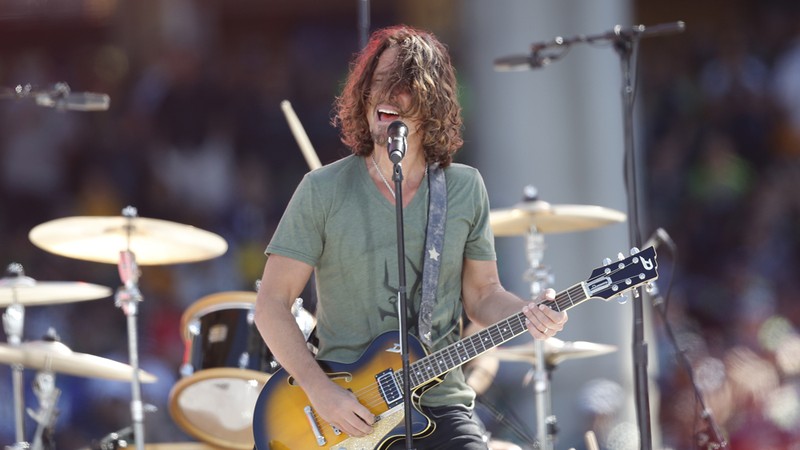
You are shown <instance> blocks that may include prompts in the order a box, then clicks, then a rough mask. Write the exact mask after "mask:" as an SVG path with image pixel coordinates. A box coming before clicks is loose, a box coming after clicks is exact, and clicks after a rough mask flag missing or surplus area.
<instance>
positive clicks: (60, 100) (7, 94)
mask: <svg viewBox="0 0 800 450" xmlns="http://www.w3.org/2000/svg"><path fill="white" fill-rule="evenodd" d="M23 98H34V99H35V100H36V104H37V105H39V106H44V107H47V108H56V109H59V110H72V111H105V110H107V109H108V106H109V104H110V103H111V98H110V97H109V96H108V94H100V93H96V92H72V89H70V87H69V85H68V84H67V83H64V82H59V83H55V84H54V85H53V87H52V88H50V89H37V88H34V87H33V86H32V85H30V84H25V85H21V84H18V85H17V86H15V87H14V88H13V89H9V88H2V89H0V99H17V100H18V99H23Z"/></svg>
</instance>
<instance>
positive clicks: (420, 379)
mask: <svg viewBox="0 0 800 450" xmlns="http://www.w3.org/2000/svg"><path fill="white" fill-rule="evenodd" d="M589 298H590V297H589V296H588V295H587V290H586V287H585V285H584V283H583V282H581V283H578V284H575V285H573V286H572V287H570V288H569V289H566V290H564V291H561V292H559V293H558V294H556V297H555V299H554V300H546V301H544V302H542V303H543V304H545V305H547V306H548V307H549V308H551V309H554V310H556V311H566V310H568V309H570V308H572V307H574V306H577V305H579V304H580V303H583V302H585V301H586V300H588V299H589ZM525 321H526V317H525V315H524V314H523V313H522V312H519V313H517V314H514V315H512V316H510V317H507V318H505V319H503V320H501V321H499V322H497V323H495V324H494V325H491V326H489V327H486V328H484V329H483V330H481V331H479V332H477V333H475V334H472V335H470V336H468V337H466V338H464V339H461V340H460V341H458V342H454V343H452V344H450V345H448V346H447V347H445V348H443V349H441V350H439V351H436V352H434V353H431V354H430V355H428V356H426V357H424V358H421V359H419V360H417V361H415V362H413V363H412V364H411V365H410V366H409V369H410V377H409V379H410V381H411V385H412V386H413V387H414V389H416V388H418V387H420V386H422V385H424V384H427V383H428V382H430V381H431V380H433V379H435V378H437V377H439V376H441V375H444V374H445V373H447V372H449V371H450V370H452V369H455V368H456V367H459V366H461V365H462V364H465V363H467V362H468V361H470V360H471V359H473V358H475V357H477V356H478V355H480V354H482V353H485V352H487V351H489V350H491V349H492V348H494V347H497V346H498V345H501V344H503V343H506V342H508V341H510V340H511V339H513V338H515V337H517V336H519V335H521V334H523V333H525V332H526V331H528V328H527V326H526V325H525ZM396 377H397V380H398V382H400V383H401V384H400V385H402V371H401V370H400V371H397V372H396Z"/></svg>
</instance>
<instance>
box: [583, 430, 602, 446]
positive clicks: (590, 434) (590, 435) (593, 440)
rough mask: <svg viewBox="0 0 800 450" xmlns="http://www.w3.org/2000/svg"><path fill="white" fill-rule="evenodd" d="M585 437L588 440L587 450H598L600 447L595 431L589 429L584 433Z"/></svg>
mask: <svg viewBox="0 0 800 450" xmlns="http://www.w3.org/2000/svg"><path fill="white" fill-rule="evenodd" d="M583 438H584V441H585V442H586V450H598V449H599V448H600V447H599V446H598V445H597V437H596V436H595V435H594V431H592V430H589V431H587V432H586V434H584V435H583Z"/></svg>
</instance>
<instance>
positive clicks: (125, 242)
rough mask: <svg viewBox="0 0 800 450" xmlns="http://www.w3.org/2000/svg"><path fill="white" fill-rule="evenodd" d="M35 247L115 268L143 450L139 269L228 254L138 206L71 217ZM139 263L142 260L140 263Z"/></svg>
mask: <svg viewBox="0 0 800 450" xmlns="http://www.w3.org/2000/svg"><path fill="white" fill-rule="evenodd" d="M28 237H29V238H30V240H31V242H33V243H34V244H35V245H37V246H39V247H41V248H43V249H45V250H47V251H50V252H51V253H55V254H57V255H61V256H66V257H70V258H77V259H82V260H87V261H94V262H100V263H108V264H116V265H117V268H118V272H119V276H120V280H121V281H122V286H120V287H119V288H118V289H117V292H116V294H115V297H114V303H115V305H116V306H117V307H118V308H120V309H121V310H122V311H123V313H124V314H125V316H126V318H127V330H128V354H129V358H130V365H131V367H132V369H133V370H132V380H131V402H130V409H131V418H132V422H133V433H134V440H135V442H136V448H137V450H144V448H145V447H144V443H145V434H144V406H143V403H142V398H141V386H140V382H141V381H142V380H141V378H140V370H139V350H138V336H137V327H136V317H137V316H138V309H139V303H140V302H141V301H143V297H142V294H141V292H140V290H139V286H138V283H139V276H140V272H139V265H160V264H174V263H186V262H196V261H201V260H206V259H210V258H213V257H216V256H220V255H222V254H223V253H225V251H227V249H228V244H227V242H225V240H224V239H223V238H222V237H220V236H217V235H216V234H214V233H211V232H208V231H204V230H199V229H197V228H195V227H192V226H189V225H181V224H176V223H173V222H168V221H165V220H158V219H148V218H142V217H138V212H137V210H136V208H134V207H133V206H127V207H125V208H123V210H122V216H121V217H118V216H115V217H67V218H62V219H56V220H53V221H50V222H46V223H43V224H40V225H37V226H36V227H34V228H33V229H32V230H31V231H30V233H29V234H28ZM137 258H138V260H137Z"/></svg>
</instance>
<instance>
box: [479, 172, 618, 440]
mask: <svg viewBox="0 0 800 450" xmlns="http://www.w3.org/2000/svg"><path fill="white" fill-rule="evenodd" d="M625 217H626V216H625V214H624V213H622V212H619V211H615V210H613V209H609V208H604V207H600V206H591V205H551V204H550V203H548V202H545V201H542V200H540V199H539V196H538V191H537V189H536V188H535V187H534V186H531V185H528V186H525V188H524V189H523V201H522V202H521V203H518V204H517V205H515V206H514V207H512V208H507V209H499V210H493V211H490V214H489V223H490V226H491V228H492V231H493V232H494V234H495V236H525V238H526V258H527V260H528V264H529V265H528V269H527V270H526V272H525V274H524V279H525V280H526V281H529V282H530V294H531V298H538V297H539V296H540V295H541V294H542V293H543V292H544V291H545V290H546V289H547V288H549V287H550V286H551V285H552V284H553V280H554V278H553V275H552V273H551V272H550V269H549V268H548V267H546V266H544V265H542V264H541V261H542V259H543V258H544V249H545V244H544V234H545V233H564V232H573V231H583V230H588V229H592V228H597V227H601V226H604V225H609V224H612V223H618V222H623V221H624V220H625ZM550 339H553V338H549V339H546V340H534V341H533V347H534V356H535V360H536V362H535V364H534V367H533V373H532V378H533V381H534V392H535V394H536V439H537V443H538V444H539V448H540V449H544V450H552V449H553V442H554V440H555V436H556V434H557V430H558V425H557V419H556V417H555V415H553V414H551V410H552V405H551V395H552V394H551V391H550V374H549V372H548V369H547V359H546V354H547V350H546V347H545V345H546V344H545V343H546V342H547V341H549V340H550Z"/></svg>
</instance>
